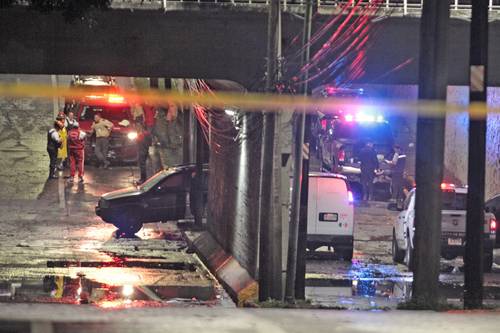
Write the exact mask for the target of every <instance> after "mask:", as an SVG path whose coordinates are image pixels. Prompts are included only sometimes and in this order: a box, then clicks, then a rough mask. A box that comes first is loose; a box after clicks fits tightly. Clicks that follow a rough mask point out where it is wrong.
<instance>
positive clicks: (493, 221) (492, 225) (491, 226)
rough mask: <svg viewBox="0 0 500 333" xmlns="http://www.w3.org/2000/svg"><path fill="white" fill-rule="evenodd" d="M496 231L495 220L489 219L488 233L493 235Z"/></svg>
mask: <svg viewBox="0 0 500 333" xmlns="http://www.w3.org/2000/svg"><path fill="white" fill-rule="evenodd" d="M496 231H497V220H495V219H493V218H492V219H490V232H491V233H494V232H496Z"/></svg>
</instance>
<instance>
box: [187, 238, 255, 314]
mask: <svg viewBox="0 0 500 333" xmlns="http://www.w3.org/2000/svg"><path fill="white" fill-rule="evenodd" d="M183 234H184V236H185V237H186V239H187V241H188V244H189V246H190V247H191V248H192V249H193V250H195V251H196V253H197V254H198V256H199V257H200V258H201V260H202V261H203V263H204V264H205V265H206V266H207V267H208V269H209V270H210V272H212V274H214V275H215V277H216V278H217V280H218V281H219V282H220V283H221V284H222V286H223V287H224V289H226V291H227V293H228V294H229V296H231V298H232V299H233V301H234V302H235V303H236V304H237V306H240V307H241V306H243V305H244V304H245V303H248V302H256V301H257V299H258V294H259V287H258V286H259V285H258V283H257V281H255V280H254V279H253V278H252V277H251V276H250V274H249V273H248V271H247V270H246V269H245V268H243V267H242V266H241V265H240V264H239V263H238V261H237V260H236V259H235V258H234V257H233V256H232V255H230V254H228V253H227V252H226V251H224V249H223V248H222V247H221V246H220V245H219V243H217V241H216V240H215V239H214V238H213V237H212V235H211V234H210V233H209V232H208V231H202V232H191V231H183Z"/></svg>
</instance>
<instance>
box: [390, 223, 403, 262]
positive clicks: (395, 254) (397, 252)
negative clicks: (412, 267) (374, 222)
mask: <svg viewBox="0 0 500 333" xmlns="http://www.w3.org/2000/svg"><path fill="white" fill-rule="evenodd" d="M404 258H405V251H404V250H401V249H400V248H399V246H398V241H397V240H396V231H395V230H394V229H392V261H394V262H395V263H401V262H403V259H404Z"/></svg>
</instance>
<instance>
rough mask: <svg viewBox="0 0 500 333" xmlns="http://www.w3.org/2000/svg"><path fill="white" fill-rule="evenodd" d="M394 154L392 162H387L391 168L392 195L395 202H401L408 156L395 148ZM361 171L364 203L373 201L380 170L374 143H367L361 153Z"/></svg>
mask: <svg viewBox="0 0 500 333" xmlns="http://www.w3.org/2000/svg"><path fill="white" fill-rule="evenodd" d="M393 149H394V154H393V156H392V158H391V159H390V160H385V162H386V163H387V164H388V165H390V167H391V194H392V199H393V200H399V199H400V198H401V197H402V195H403V187H404V168H405V159H406V156H405V155H403V153H402V150H401V147H400V146H399V145H395V146H394V147H393ZM359 160H360V164H361V165H360V169H361V185H362V187H363V201H368V200H371V199H372V196H373V187H374V183H373V181H374V179H375V174H376V171H377V170H378V169H379V160H378V158H377V152H376V151H375V149H374V147H373V142H370V141H369V142H367V143H366V144H365V146H364V147H363V148H362V149H361V151H360V153H359Z"/></svg>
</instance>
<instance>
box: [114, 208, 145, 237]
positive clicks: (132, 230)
mask: <svg viewBox="0 0 500 333" xmlns="http://www.w3.org/2000/svg"><path fill="white" fill-rule="evenodd" d="M113 224H114V225H115V227H117V228H118V233H119V234H120V235H123V236H125V237H133V236H134V235H135V234H136V233H137V232H138V231H139V230H141V228H142V222H140V221H138V219H137V218H136V217H135V216H133V215H132V214H131V213H123V214H122V215H121V216H120V218H119V219H118V221H116V222H115V223H113Z"/></svg>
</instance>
